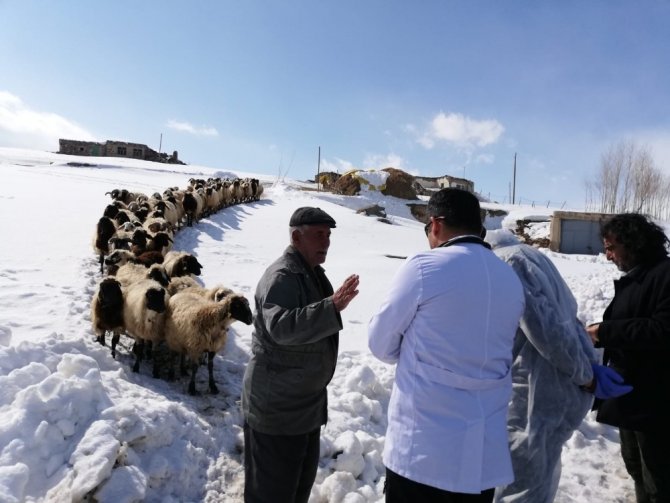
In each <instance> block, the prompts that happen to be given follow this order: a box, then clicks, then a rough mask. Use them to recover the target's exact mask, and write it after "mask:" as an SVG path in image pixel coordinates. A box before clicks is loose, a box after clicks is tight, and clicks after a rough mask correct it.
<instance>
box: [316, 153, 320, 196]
mask: <svg viewBox="0 0 670 503" xmlns="http://www.w3.org/2000/svg"><path fill="white" fill-rule="evenodd" d="M316 191H317V192H320V191H321V146H320V145H319V160H318V161H317V163H316Z"/></svg>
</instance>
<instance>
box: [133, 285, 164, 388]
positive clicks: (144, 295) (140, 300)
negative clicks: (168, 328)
mask: <svg viewBox="0 0 670 503" xmlns="http://www.w3.org/2000/svg"><path fill="white" fill-rule="evenodd" d="M169 298H170V295H169V294H168V293H167V290H166V289H165V288H163V287H162V286H161V285H160V283H158V282H156V281H154V280H151V279H144V280H140V281H137V282H135V283H132V284H130V285H128V286H127V287H126V288H125V291H124V296H123V324H124V326H125V328H126V332H127V333H128V335H130V336H131V337H132V338H133V339H135V342H136V344H135V346H134V347H133V352H134V353H135V364H134V365H133V372H139V370H140V362H141V361H142V359H143V357H144V349H145V346H146V345H148V346H149V347H151V346H152V345H153V344H155V343H158V342H160V341H162V340H163V338H164V335H165V334H164V330H165V318H166V310H167V303H168V301H169ZM153 375H154V377H157V376H158V366H157V364H156V360H155V359H154V369H153Z"/></svg>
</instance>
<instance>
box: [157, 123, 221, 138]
mask: <svg viewBox="0 0 670 503" xmlns="http://www.w3.org/2000/svg"><path fill="white" fill-rule="evenodd" d="M167 127H169V128H170V129H174V130H176V131H182V132H184V133H191V134H194V135H196V136H219V132H218V131H217V130H216V129H215V128H213V127H210V126H199V127H198V126H194V125H193V124H191V123H190V122H184V121H177V120H173V119H170V120H169V121H168V122H167Z"/></svg>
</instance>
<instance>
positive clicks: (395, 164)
mask: <svg viewBox="0 0 670 503" xmlns="http://www.w3.org/2000/svg"><path fill="white" fill-rule="evenodd" d="M404 164H405V161H404V160H403V158H402V157H400V156H399V155H396V154H393V153H391V154H368V155H367V156H366V157H365V159H364V160H363V166H364V167H365V168H366V169H370V168H373V169H384V168H398V169H403V167H404Z"/></svg>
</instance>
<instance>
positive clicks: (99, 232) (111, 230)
mask: <svg viewBox="0 0 670 503" xmlns="http://www.w3.org/2000/svg"><path fill="white" fill-rule="evenodd" d="M114 234H116V225H114V222H113V221H112V219H111V218H109V217H101V218H100V220H98V223H97V225H96V228H95V235H94V236H93V250H94V251H95V253H96V254H97V255H98V256H99V262H100V273H102V265H103V263H104V259H105V255H107V254H108V253H109V251H110V250H109V240H110V239H112V238H113V237H114Z"/></svg>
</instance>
